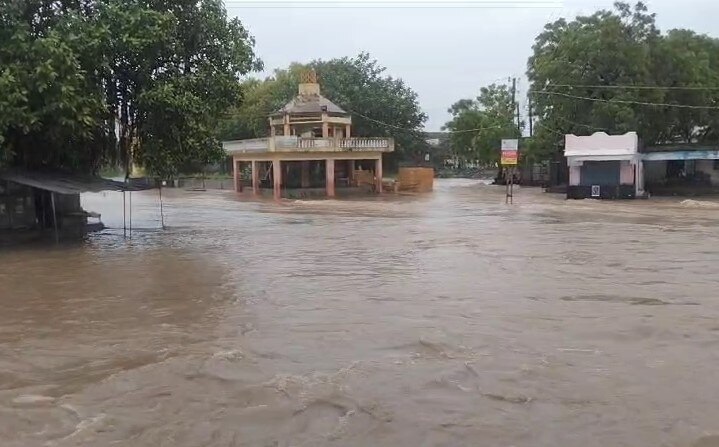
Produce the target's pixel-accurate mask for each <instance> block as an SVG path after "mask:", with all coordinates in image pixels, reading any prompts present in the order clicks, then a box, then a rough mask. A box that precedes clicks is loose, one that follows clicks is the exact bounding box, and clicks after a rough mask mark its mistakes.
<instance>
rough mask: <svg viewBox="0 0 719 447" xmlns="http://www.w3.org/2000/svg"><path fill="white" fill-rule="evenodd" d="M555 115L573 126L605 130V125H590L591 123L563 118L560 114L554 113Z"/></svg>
mask: <svg viewBox="0 0 719 447" xmlns="http://www.w3.org/2000/svg"><path fill="white" fill-rule="evenodd" d="M556 117H557V118H559V119H560V120H562V121H565V122H567V123H569V124H571V125H573V126H578V127H586V128H587V129H594V130H607V128H606V127H597V126H592V125H591V124H582V123H577V122H575V121H572V120H568V119H567V118H564V117H562V116H560V115H556Z"/></svg>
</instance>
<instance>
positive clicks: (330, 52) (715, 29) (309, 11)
mask: <svg viewBox="0 0 719 447" xmlns="http://www.w3.org/2000/svg"><path fill="white" fill-rule="evenodd" d="M273 1H274V2H282V1H283V0H270V3H260V2H258V1H253V0H227V1H226V5H227V9H228V12H229V14H230V15H235V16H238V17H240V19H241V20H242V22H243V24H244V25H245V26H246V27H247V28H248V29H249V30H250V32H251V33H252V35H253V36H255V39H256V40H257V45H256V51H257V54H258V55H259V56H260V57H261V58H262V60H263V61H264V63H265V68H266V71H265V73H263V75H264V74H267V73H270V72H271V71H272V70H273V69H275V68H283V67H286V66H288V65H289V64H290V63H291V62H307V61H310V60H312V59H318V58H319V59H330V58H334V57H343V56H354V55H356V54H358V53H359V52H361V51H366V52H369V53H370V54H371V55H372V56H373V57H374V58H375V59H377V60H378V61H379V62H380V63H381V64H382V65H383V66H385V67H387V73H388V74H391V75H392V76H396V77H400V78H402V79H404V81H405V82H406V83H407V84H408V85H409V86H410V87H411V88H412V89H414V91H416V92H417V93H418V95H419V100H420V104H421V106H422V109H423V110H424V111H425V113H427V115H428V116H429V119H428V121H427V124H426V128H427V130H439V129H440V127H441V126H442V125H443V124H444V123H445V122H446V121H447V119H448V117H449V114H448V113H447V108H448V107H449V106H450V105H451V104H452V103H453V102H454V101H456V100H458V99H461V98H471V97H475V96H476V95H477V93H478V91H479V88H480V87H482V86H483V85H487V84H490V83H492V82H497V81H503V80H505V79H506V78H508V77H511V76H517V77H518V78H520V77H523V74H524V72H525V70H526V63H527V58H528V57H529V55H530V53H531V47H532V44H533V41H534V38H535V37H536V36H537V34H538V33H539V32H541V30H542V27H543V26H544V24H545V23H547V22H549V21H554V20H556V19H558V18H560V17H568V18H573V17H575V16H576V15H578V14H589V13H592V12H594V11H596V10H597V9H602V8H610V7H611V5H612V3H613V0H566V1H561V0H547V1H544V0H527V1H528V2H530V3H531V2H540V1H542V2H543V4H537V5H535V6H534V7H531V8H528V7H516V4H517V1H518V0H494V2H495V4H497V3H502V4H503V5H504V6H499V7H497V6H495V7H487V6H483V5H481V4H479V5H475V6H471V7H466V6H465V7H462V6H456V4H455V6H454V7H444V8H441V7H436V6H437V5H438V4H439V3H440V2H433V3H431V5H432V6H434V7H418V6H410V5H405V6H398V3H400V2H404V1H408V0H396V1H397V3H395V4H394V5H395V7H366V6H365V7H348V6H340V7H303V6H301V5H302V3H293V2H296V1H298V0H291V1H286V2H284V3H272V2H273ZM350 1H352V0H350ZM423 1H425V2H426V1H427V0H423ZM463 1H464V2H465V3H466V2H471V1H472V0H463ZM475 1H476V2H482V1H484V2H486V1H488V0H475ZM645 3H647V4H648V6H649V8H650V11H651V12H655V13H656V14H657V23H658V25H659V27H660V29H662V30H663V31H666V30H668V29H671V28H690V29H693V30H695V31H697V32H700V33H707V34H710V35H713V36H715V37H719V26H718V25H717V24H718V23H719V22H717V17H719V0H681V1H679V0H649V1H645ZM288 4H294V5H295V6H292V7H287V6H288ZM353 4H354V5H355V6H356V5H357V2H354V3H353ZM315 5H317V4H316V3H315ZM526 88H527V83H526V80H524V79H520V84H519V90H520V95H522V96H523V94H524V92H525V91H526Z"/></svg>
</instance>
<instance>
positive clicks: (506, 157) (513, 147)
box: [501, 140, 519, 166]
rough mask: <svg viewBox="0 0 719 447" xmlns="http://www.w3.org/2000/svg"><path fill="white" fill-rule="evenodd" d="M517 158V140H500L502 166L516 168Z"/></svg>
mask: <svg viewBox="0 0 719 447" xmlns="http://www.w3.org/2000/svg"><path fill="white" fill-rule="evenodd" d="M518 158H519V140H502V159H501V163H502V166H516V165H517V159H518Z"/></svg>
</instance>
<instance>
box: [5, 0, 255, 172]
mask: <svg viewBox="0 0 719 447" xmlns="http://www.w3.org/2000/svg"><path fill="white" fill-rule="evenodd" d="M253 46H254V41H253V39H252V37H251V36H250V35H249V34H248V32H247V30H246V29H245V28H244V27H243V26H242V24H241V23H240V21H239V20H238V19H228V17H227V14H226V11H225V8H224V6H223V3H222V1H221V0H199V1H197V0H173V1H169V0H144V1H143V0H59V1H53V0H32V1H23V2H18V1H4V2H3V6H2V8H0V91H2V92H3V95H2V97H1V98H0V163H2V164H5V165H11V166H23V167H31V168H39V167H44V166H52V167H61V168H66V169H72V170H80V171H96V170H97V169H99V167H100V166H101V165H102V164H103V163H107V162H122V164H123V165H124V166H125V168H126V169H129V165H130V162H131V161H132V162H134V163H137V164H139V165H141V166H144V167H145V168H147V169H148V170H149V171H150V172H151V173H153V174H156V175H159V176H170V175H173V174H175V173H177V171H178V170H179V169H180V167H181V166H182V165H184V164H187V163H190V162H199V163H207V162H210V161H214V160H218V159H219V158H221V157H222V155H223V153H222V148H221V145H220V142H219V141H218V139H217V138H216V123H217V122H218V121H219V120H220V118H221V117H222V116H223V114H224V113H225V112H226V111H227V110H228V109H229V108H230V107H232V106H234V105H236V104H238V103H239V102H240V101H241V99H242V86H241V85H240V83H239V77H240V76H241V75H243V74H246V73H248V72H250V71H252V70H254V69H257V68H259V67H260V62H259V60H258V59H257V58H256V56H255V54H254V52H253Z"/></svg>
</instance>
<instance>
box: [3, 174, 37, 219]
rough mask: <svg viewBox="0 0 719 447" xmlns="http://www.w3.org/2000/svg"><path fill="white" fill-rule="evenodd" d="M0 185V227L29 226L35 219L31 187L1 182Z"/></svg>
mask: <svg viewBox="0 0 719 447" xmlns="http://www.w3.org/2000/svg"><path fill="white" fill-rule="evenodd" d="M2 183H3V184H2V186H1V187H0V229H4V230H6V229H11V228H31V227H34V226H35V223H36V221H37V219H36V215H35V200H34V198H33V191H32V188H30V187H27V186H23V185H18V184H15V183H9V182H7V183H6V182H2Z"/></svg>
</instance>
